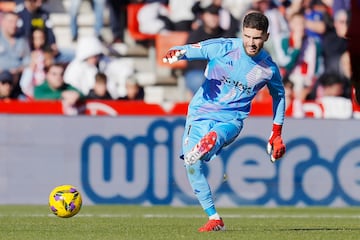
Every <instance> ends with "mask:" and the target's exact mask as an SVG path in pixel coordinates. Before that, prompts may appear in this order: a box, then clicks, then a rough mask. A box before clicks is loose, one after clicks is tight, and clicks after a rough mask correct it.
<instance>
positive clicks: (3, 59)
mask: <svg viewBox="0 0 360 240" xmlns="http://www.w3.org/2000/svg"><path fill="white" fill-rule="evenodd" d="M18 19H19V17H18V15H17V14H16V13H15V12H5V13H4V15H3V18H2V21H1V29H0V71H5V70H8V71H10V72H11V74H13V77H14V82H13V91H14V92H16V94H21V89H20V85H19V79H20V76H21V74H22V72H23V70H24V68H26V67H27V66H28V65H29V63H30V47H29V43H28V41H27V39H25V38H24V37H21V36H17V35H16V29H17V27H16V24H17V22H18Z"/></svg>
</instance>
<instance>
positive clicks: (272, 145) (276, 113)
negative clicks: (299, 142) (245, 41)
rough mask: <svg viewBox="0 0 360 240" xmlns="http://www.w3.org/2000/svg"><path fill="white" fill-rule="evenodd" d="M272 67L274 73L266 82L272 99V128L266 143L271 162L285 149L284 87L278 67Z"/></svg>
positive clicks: (281, 155) (279, 156)
mask: <svg viewBox="0 0 360 240" xmlns="http://www.w3.org/2000/svg"><path fill="white" fill-rule="evenodd" d="M274 69H275V70H274V75H273V77H272V79H271V80H270V81H269V82H268V84H267V86H268V88H269V92H270V94H271V96H272V99H273V128H272V132H271V134H270V137H269V140H268V144H267V152H268V154H269V155H270V160H271V161H272V162H275V161H276V160H278V159H280V158H281V157H283V155H284V154H285V151H286V147H285V144H284V143H283V140H282V137H281V133H282V126H283V124H284V118H285V89H284V86H283V83H282V78H281V76H280V72H279V70H278V68H277V67H276V68H274Z"/></svg>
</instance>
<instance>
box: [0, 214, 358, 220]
mask: <svg viewBox="0 0 360 240" xmlns="http://www.w3.org/2000/svg"><path fill="white" fill-rule="evenodd" d="M221 216H222V217H223V218H239V219H280V218H290V219H322V218H330V219H360V215H349V214H317V215H311V214H222V215H221ZM4 217H56V216H55V215H53V214H51V213H50V214H9V215H6V214H0V218H4ZM76 217H82V218H90V217H99V218H132V217H143V218H204V215H200V214H142V215H141V214H77V215H76Z"/></svg>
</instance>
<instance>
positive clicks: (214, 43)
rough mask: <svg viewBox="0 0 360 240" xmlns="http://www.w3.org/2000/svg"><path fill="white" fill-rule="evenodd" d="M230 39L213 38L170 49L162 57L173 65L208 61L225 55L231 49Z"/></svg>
mask: <svg viewBox="0 0 360 240" xmlns="http://www.w3.org/2000/svg"><path fill="white" fill-rule="evenodd" d="M232 45H233V42H232V40H231V39H226V38H215V39H209V40H205V41H201V42H198V43H193V44H186V45H183V46H175V47H172V48H171V49H170V50H169V51H168V52H167V53H166V54H165V56H164V57H163V61H164V62H168V63H170V64H171V63H174V62H176V61H179V60H189V61H191V60H210V59H212V58H215V57H217V56H222V55H225V53H226V51H228V49H229V48H231V47H232Z"/></svg>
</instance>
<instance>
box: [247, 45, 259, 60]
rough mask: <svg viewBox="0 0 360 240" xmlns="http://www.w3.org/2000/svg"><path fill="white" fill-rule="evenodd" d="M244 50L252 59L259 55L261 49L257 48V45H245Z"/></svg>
mask: <svg viewBox="0 0 360 240" xmlns="http://www.w3.org/2000/svg"><path fill="white" fill-rule="evenodd" d="M244 49H245V52H246V54H247V55H249V56H250V57H254V56H256V55H257V54H258V53H259V51H260V49H261V47H257V46H256V45H254V44H252V45H248V46H245V45H244Z"/></svg>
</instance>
